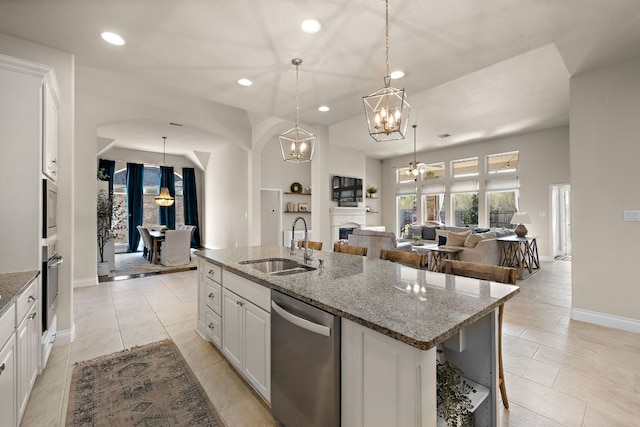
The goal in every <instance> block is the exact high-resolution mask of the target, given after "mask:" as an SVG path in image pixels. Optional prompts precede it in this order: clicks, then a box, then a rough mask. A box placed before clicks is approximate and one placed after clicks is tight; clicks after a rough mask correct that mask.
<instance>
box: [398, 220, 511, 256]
mask: <svg viewBox="0 0 640 427" xmlns="http://www.w3.org/2000/svg"><path fill="white" fill-rule="evenodd" d="M451 233H452V236H451V237H450V236H449V235H450V234H451ZM513 234H515V233H514V231H513V230H510V229H504V228H494V229H478V228H476V229H472V228H469V227H451V226H434V225H418V226H409V233H408V237H409V238H407V239H402V240H401V242H411V240H412V239H414V237H420V239H421V241H422V242H423V243H426V244H427V246H428V244H432V245H433V244H437V245H438V246H443V247H459V248H462V252H460V254H459V258H460V261H468V262H475V263H479V264H489V265H500V243H499V242H498V241H497V240H496V238H497V237H503V236H509V235H513Z"/></svg>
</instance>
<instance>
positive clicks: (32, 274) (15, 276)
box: [0, 270, 40, 316]
mask: <svg viewBox="0 0 640 427" xmlns="http://www.w3.org/2000/svg"><path fill="white" fill-rule="evenodd" d="M39 274H40V271H39V270H32V271H20V272H18V273H0V316H2V315H3V314H4V312H5V311H6V309H7V308H8V307H9V306H10V305H11V303H12V302H13V301H15V299H16V298H18V296H20V294H22V292H23V291H24V290H25V289H26V288H27V286H28V285H30V284H31V282H33V281H34V280H35V279H36V278H37V277H38V275H39Z"/></svg>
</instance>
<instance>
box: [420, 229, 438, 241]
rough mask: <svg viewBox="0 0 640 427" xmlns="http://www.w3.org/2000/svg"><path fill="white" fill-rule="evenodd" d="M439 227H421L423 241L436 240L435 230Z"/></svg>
mask: <svg viewBox="0 0 640 427" xmlns="http://www.w3.org/2000/svg"><path fill="white" fill-rule="evenodd" d="M438 228H440V227H424V226H423V227H422V239H423V240H436V229H438Z"/></svg>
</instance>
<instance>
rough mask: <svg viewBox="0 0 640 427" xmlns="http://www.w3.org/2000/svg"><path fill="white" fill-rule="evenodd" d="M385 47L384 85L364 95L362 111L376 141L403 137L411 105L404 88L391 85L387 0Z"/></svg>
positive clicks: (387, 6) (387, 2)
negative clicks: (385, 72)
mask: <svg viewBox="0 0 640 427" xmlns="http://www.w3.org/2000/svg"><path fill="white" fill-rule="evenodd" d="M384 38H385V49H386V60H387V62H386V64H387V75H386V76H385V77H384V87H383V88H382V89H378V90H377V91H375V92H373V93H371V94H370V95H367V96H364V97H363V98H362V101H363V102H364V112H365V114H366V116H367V124H368V126H369V135H371V137H372V138H373V139H375V140H376V141H378V142H384V141H393V140H396V139H404V137H405V133H406V130H407V123H408V119H409V112H410V111H411V105H410V104H409V100H408V99H407V96H406V94H405V93H404V89H396V88H394V87H391V74H390V72H389V0H385V33H384Z"/></svg>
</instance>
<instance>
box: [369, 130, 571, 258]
mask: <svg viewBox="0 0 640 427" xmlns="http://www.w3.org/2000/svg"><path fill="white" fill-rule="evenodd" d="M516 150H517V151H519V152H520V168H519V171H518V173H517V176H518V178H519V182H520V210H521V211H525V212H528V213H529V216H530V217H531V221H532V224H528V225H527V229H528V230H529V233H528V235H530V236H538V238H537V243H538V251H539V254H540V256H541V257H545V256H547V257H548V256H550V255H551V247H550V244H551V243H550V242H551V227H550V218H549V215H550V209H551V206H550V193H549V186H550V185H552V184H565V183H568V182H569V179H570V176H569V129H568V127H566V126H563V127H559V128H554V129H548V130H543V131H539V132H530V133H525V134H520V135H514V136H509V137H505V138H498V139H492V140H488V141H483V142H477V143H473V144H467V145H460V146H454V147H451V148H448V149H441V150H434V151H426V152H421V153H419V154H418V156H417V158H418V159H419V160H421V161H422V162H425V163H436V162H445V164H446V168H447V169H446V171H447V174H449V170H450V163H449V162H450V161H452V160H456V159H464V158H468V157H475V156H478V157H479V162H484V158H485V156H486V155H488V154H496V153H502V152H508V151H516ZM412 160H413V154H411V155H409V156H402V157H395V158H393V159H389V160H385V161H384V162H383V164H382V177H383V196H384V199H383V200H384V201H383V203H382V205H383V220H384V225H385V226H386V227H387V230H388V231H391V230H393V231H396V229H395V224H396V198H395V168H396V167H406V166H407V165H408V164H409V162H410V161H412ZM443 182H444V183H445V185H448V184H449V183H450V180H449V179H448V178H446V179H444V180H443ZM480 185H481V186H482V185H483V183H481V184H480ZM445 203H446V205H445V206H446V207H448V206H449V204H448V203H449V202H448V200H445ZM482 204H483V202H482V201H480V203H479V205H480V206H482ZM542 215H544V216H542ZM479 219H480V220H481V221H482V216H479ZM480 225H481V226H484V225H486V224H482V223H481V224H480Z"/></svg>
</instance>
